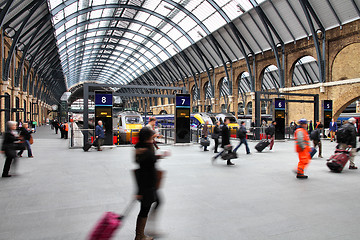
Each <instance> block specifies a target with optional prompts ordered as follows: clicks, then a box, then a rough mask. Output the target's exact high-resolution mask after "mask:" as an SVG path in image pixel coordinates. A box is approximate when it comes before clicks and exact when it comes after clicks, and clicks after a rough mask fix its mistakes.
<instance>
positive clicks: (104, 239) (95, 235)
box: [88, 200, 135, 240]
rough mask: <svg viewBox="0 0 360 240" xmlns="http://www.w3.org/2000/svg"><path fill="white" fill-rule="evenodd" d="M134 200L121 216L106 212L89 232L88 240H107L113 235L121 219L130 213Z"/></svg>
mask: <svg viewBox="0 0 360 240" xmlns="http://www.w3.org/2000/svg"><path fill="white" fill-rule="evenodd" d="M134 203H135V200H133V201H132V202H131V203H130V204H129V206H128V207H127V208H126V210H125V213H124V214H123V215H119V214H116V213H113V212H106V213H105V214H104V215H103V216H102V217H101V219H100V220H99V221H98V223H97V224H96V226H95V228H94V229H93V230H92V231H91V233H90V235H89V237H88V240H108V239H111V237H112V236H113V235H114V233H115V231H116V230H117V229H118V228H119V227H120V226H121V224H122V220H123V218H124V217H125V216H126V215H127V214H128V213H129V212H130V210H131V209H132V207H133V205H134Z"/></svg>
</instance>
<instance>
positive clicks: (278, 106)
mask: <svg viewBox="0 0 360 240" xmlns="http://www.w3.org/2000/svg"><path fill="white" fill-rule="evenodd" d="M275 110H284V111H285V99H284V98H275Z"/></svg>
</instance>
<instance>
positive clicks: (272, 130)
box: [266, 124, 275, 137]
mask: <svg viewBox="0 0 360 240" xmlns="http://www.w3.org/2000/svg"><path fill="white" fill-rule="evenodd" d="M266 134H267V135H270V136H271V137H272V136H274V134H275V125H274V124H271V125H270V126H269V127H268V129H267V133H266Z"/></svg>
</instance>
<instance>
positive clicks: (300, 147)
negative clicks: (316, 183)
mask: <svg viewBox="0 0 360 240" xmlns="http://www.w3.org/2000/svg"><path fill="white" fill-rule="evenodd" d="M299 124H300V127H298V128H297V129H296V131H295V144H296V152H297V153H298V155H299V163H298V168H297V175H296V177H297V178H300V179H307V178H308V176H306V175H304V170H305V168H306V167H307V165H309V163H310V159H311V156H310V151H311V149H310V138H309V134H308V132H307V120H306V119H300V120H299Z"/></svg>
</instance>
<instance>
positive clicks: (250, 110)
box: [246, 102, 252, 115]
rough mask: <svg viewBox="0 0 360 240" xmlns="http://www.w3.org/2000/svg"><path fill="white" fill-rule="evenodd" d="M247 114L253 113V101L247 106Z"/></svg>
mask: <svg viewBox="0 0 360 240" xmlns="http://www.w3.org/2000/svg"><path fill="white" fill-rule="evenodd" d="M246 114H249V115H251V114H252V102H249V103H248V104H247V107H246Z"/></svg>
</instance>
